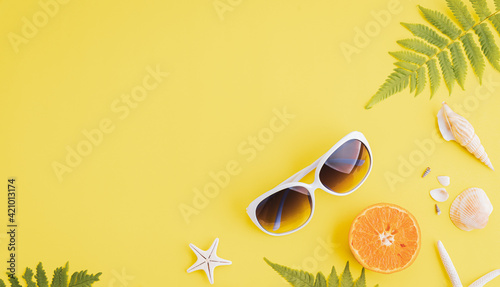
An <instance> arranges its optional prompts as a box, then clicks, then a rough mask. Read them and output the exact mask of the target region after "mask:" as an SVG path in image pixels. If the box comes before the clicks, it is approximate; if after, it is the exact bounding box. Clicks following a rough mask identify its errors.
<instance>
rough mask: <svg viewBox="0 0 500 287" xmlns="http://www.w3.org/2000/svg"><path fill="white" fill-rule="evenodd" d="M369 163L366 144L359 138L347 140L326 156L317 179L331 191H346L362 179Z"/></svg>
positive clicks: (368, 167)
mask: <svg viewBox="0 0 500 287" xmlns="http://www.w3.org/2000/svg"><path fill="white" fill-rule="evenodd" d="M370 164H371V159H370V155H369V153H368V149H367V148H366V146H365V145H364V144H363V143H362V142H361V141H359V140H355V139H353V140H349V141H347V142H345V143H344V144H343V145H341V146H340V147H339V148H338V149H337V150H336V151H335V152H333V154H332V155H330V157H328V159H327V160H326V162H325V164H324V165H323V166H322V167H321V170H320V172H319V179H320V180H321V182H322V183H323V185H324V186H326V187H327V188H328V189H330V190H331V191H334V192H338V193H346V192H349V191H351V190H353V189H354V188H355V187H356V186H357V185H358V184H359V183H361V181H363V179H364V178H365V176H366V175H367V174H368V170H369V169H370Z"/></svg>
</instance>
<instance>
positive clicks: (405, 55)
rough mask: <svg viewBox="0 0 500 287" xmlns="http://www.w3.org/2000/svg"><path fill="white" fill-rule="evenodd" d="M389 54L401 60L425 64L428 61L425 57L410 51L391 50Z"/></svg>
mask: <svg viewBox="0 0 500 287" xmlns="http://www.w3.org/2000/svg"><path fill="white" fill-rule="evenodd" d="M389 54H390V55H391V56H393V57H394V58H396V59H397V60H399V61H403V62H410V63H414V64H417V65H423V64H424V63H425V61H426V60H425V58H424V57H422V56H419V55H418V54H415V53H413V52H408V51H397V52H389Z"/></svg>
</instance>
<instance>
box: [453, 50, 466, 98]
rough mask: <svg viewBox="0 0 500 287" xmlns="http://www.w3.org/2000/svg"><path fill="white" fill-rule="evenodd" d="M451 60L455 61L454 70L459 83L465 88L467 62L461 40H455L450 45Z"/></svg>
mask: <svg viewBox="0 0 500 287" xmlns="http://www.w3.org/2000/svg"><path fill="white" fill-rule="evenodd" d="M450 52H451V61H452V63H453V72H454V73H455V79H456V80H457V83H458V85H459V86H460V87H461V88H462V90H463V89H464V83H465V77H466V76H467V63H466V62H465V55H464V52H463V51H462V48H461V47H460V43H459V42H454V43H453V44H451V45H450Z"/></svg>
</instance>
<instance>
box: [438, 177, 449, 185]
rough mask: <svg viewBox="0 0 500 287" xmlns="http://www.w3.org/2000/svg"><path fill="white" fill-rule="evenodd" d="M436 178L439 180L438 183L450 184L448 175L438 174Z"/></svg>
mask: <svg viewBox="0 0 500 287" xmlns="http://www.w3.org/2000/svg"><path fill="white" fill-rule="evenodd" d="M437 180H438V181H439V183H440V184H441V185H442V186H448V185H450V177H449V176H444V175H442V176H438V177H437Z"/></svg>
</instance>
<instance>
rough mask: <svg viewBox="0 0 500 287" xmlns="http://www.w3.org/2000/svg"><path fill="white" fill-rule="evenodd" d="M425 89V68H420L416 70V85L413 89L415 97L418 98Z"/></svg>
mask: <svg viewBox="0 0 500 287" xmlns="http://www.w3.org/2000/svg"><path fill="white" fill-rule="evenodd" d="M424 88H425V67H423V66H422V67H420V68H418V70H417V84H416V87H415V97H416V96H418V94H420V93H421V92H422V91H423V90H424Z"/></svg>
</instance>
